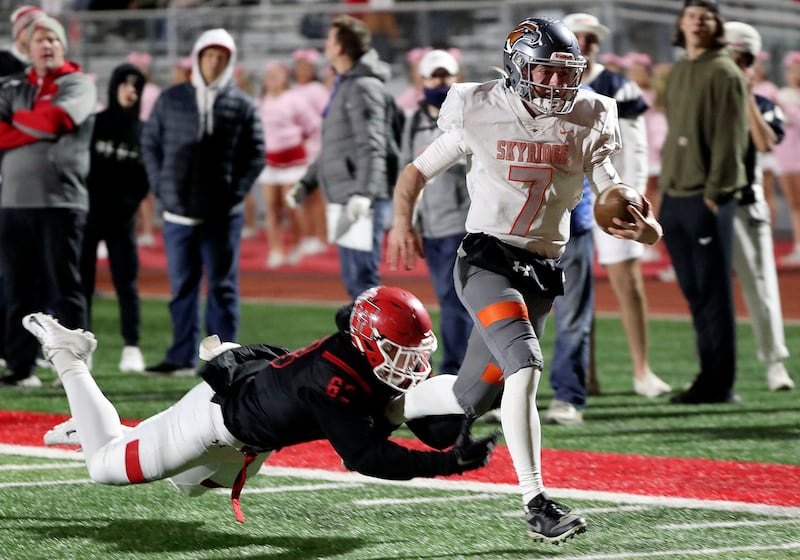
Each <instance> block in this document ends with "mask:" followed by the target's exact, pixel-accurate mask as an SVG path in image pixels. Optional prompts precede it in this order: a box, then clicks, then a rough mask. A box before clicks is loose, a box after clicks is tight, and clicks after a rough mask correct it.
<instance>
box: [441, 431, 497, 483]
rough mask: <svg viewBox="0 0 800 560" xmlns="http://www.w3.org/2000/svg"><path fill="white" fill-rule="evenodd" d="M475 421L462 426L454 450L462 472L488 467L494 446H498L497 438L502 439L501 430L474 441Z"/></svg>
mask: <svg viewBox="0 0 800 560" xmlns="http://www.w3.org/2000/svg"><path fill="white" fill-rule="evenodd" d="M474 420H475V419H474V418H467V419H465V420H464V423H463V424H462V425H461V433H460V434H459V435H458V439H456V444H455V446H454V447H453V450H452V453H453V454H454V455H455V457H456V462H457V463H458V466H459V468H460V469H461V472H465V471H471V470H473V469H479V468H481V467H485V466H486V465H488V464H489V458H490V457H491V455H492V452H493V451H494V446H495V445H496V444H497V438H498V437H500V430H495V431H494V432H492V433H491V434H490V435H488V436H486V437H483V438H480V439H472V435H471V434H470V428H471V427H472V422H474Z"/></svg>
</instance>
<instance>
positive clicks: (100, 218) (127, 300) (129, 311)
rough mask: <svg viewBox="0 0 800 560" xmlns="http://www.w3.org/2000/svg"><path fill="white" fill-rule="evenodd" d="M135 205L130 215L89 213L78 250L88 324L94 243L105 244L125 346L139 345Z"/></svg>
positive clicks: (94, 273) (91, 293)
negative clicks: (79, 249) (81, 248)
mask: <svg viewBox="0 0 800 560" xmlns="http://www.w3.org/2000/svg"><path fill="white" fill-rule="evenodd" d="M135 222H136V209H135V208H134V210H133V212H131V213H130V214H129V215H114V214H108V213H102V215H95V214H94V213H90V214H89V218H88V220H87V222H86V231H85V233H84V237H83V251H82V252H81V268H80V270H81V283H82V285H83V294H84V296H85V297H86V306H87V315H88V327H89V328H91V321H92V295H93V294H94V290H95V280H96V277H97V245H98V243H99V242H100V241H101V240H102V241H105V242H106V247H107V248H108V262H109V267H110V268H111V281H112V282H113V283H114V291H116V293H117V301H118V303H119V318H120V334H122V339H123V340H124V341H125V346H139V326H140V323H141V308H140V303H139V289H138V287H137V286H136V281H137V279H138V277H139V254H138V253H137V248H136V223H135Z"/></svg>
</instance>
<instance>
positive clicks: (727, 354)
mask: <svg viewBox="0 0 800 560" xmlns="http://www.w3.org/2000/svg"><path fill="white" fill-rule="evenodd" d="M737 206H738V200H734V199H732V200H729V201H727V202H724V203H722V204H720V205H719V211H718V213H717V214H716V215H715V214H714V213H712V212H711V210H709V209H708V207H707V206H706V205H705V203H704V201H703V196H702V195H696V196H690V197H673V196H666V195H665V196H664V199H663V202H662V203H661V212H660V215H659V221H660V222H661V225H662V227H663V228H664V243H666V245H667V251H668V252H669V257H670V259H671V260H672V265H673V266H674V267H675V275H676V276H677V279H678V284H679V285H680V287H681V291H682V292H683V295H684V297H685V298H686V301H687V302H688V304H689V310H690V311H691V313H692V323H693V325H694V332H695V339H696V342H697V353H698V355H699V357H700V373H699V375H698V376H697V378H696V379H695V382H694V385H693V387H692V389H693V390H694V391H696V392H698V393H701V394H703V395H706V396H709V397H714V398H725V397H727V396H729V394H730V393H731V391H732V390H733V384H734V380H735V375H736V314H735V309H734V301H733V279H732V270H733V217H734V213H735V212H736V207H737Z"/></svg>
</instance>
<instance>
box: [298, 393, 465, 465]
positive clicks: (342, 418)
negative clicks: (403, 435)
mask: <svg viewBox="0 0 800 560" xmlns="http://www.w3.org/2000/svg"><path fill="white" fill-rule="evenodd" d="M315 400H317V402H316V403H315V404H314V410H315V414H316V415H317V419H318V422H319V425H320V426H321V427H322V430H323V432H324V433H325V436H326V437H327V438H328V441H329V442H330V443H331V445H332V446H333V448H334V450H335V451H336V453H337V454H338V455H339V456H340V457H341V458H342V463H343V464H344V466H345V467H346V468H347V469H349V470H352V471H356V472H359V473H361V474H364V475H367V476H373V477H375V478H383V479H388V480H409V479H412V478H416V477H434V476H446V475H451V474H457V473H460V472H463V469H462V468H461V467H460V466H459V465H458V460H457V459H456V456H455V454H454V453H453V452H441V451H417V450H413V449H408V448H407V447H403V446H402V445H399V444H397V443H395V442H393V441H390V440H389V439H387V430H386V429H385V428H386V427H385V426H382V425H380V426H379V425H376V424H375V423H374V422H373V419H372V418H371V417H370V416H368V415H366V414H359V413H358V412H355V411H348V410H346V409H345V407H343V406H335V405H333V404H332V403H331V402H330V401H328V402H325V401H324V400H323V398H322V397H319V396H317V397H316V398H315Z"/></svg>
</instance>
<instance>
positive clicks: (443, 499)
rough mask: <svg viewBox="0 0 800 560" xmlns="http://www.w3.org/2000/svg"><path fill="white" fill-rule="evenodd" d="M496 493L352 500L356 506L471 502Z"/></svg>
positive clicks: (492, 497)
mask: <svg viewBox="0 0 800 560" xmlns="http://www.w3.org/2000/svg"><path fill="white" fill-rule="evenodd" d="M498 497H499V496H498V495H497V494H469V495H466V496H443V497H441V498H407V499H400V498H382V499H376V500H353V503H354V504H355V505H357V506H389V505H403V504H440V503H447V502H472V501H475V500H494V499H497V498H498Z"/></svg>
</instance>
